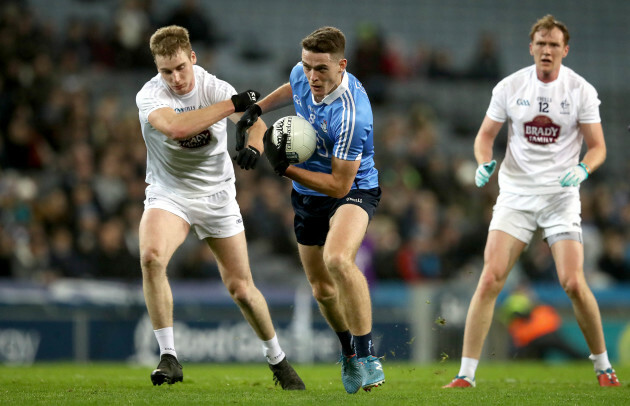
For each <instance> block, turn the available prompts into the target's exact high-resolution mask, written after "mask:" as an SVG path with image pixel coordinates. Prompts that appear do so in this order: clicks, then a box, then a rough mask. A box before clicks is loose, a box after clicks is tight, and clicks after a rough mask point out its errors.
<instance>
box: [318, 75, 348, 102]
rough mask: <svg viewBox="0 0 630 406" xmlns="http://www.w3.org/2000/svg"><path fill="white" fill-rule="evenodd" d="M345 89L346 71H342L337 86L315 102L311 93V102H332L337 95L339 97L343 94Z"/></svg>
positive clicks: (346, 82) (346, 81)
mask: <svg viewBox="0 0 630 406" xmlns="http://www.w3.org/2000/svg"><path fill="white" fill-rule="evenodd" d="M346 90H348V75H347V73H346V71H345V70H344V71H343V78H342V79H341V83H340V84H339V86H337V88H336V89H335V90H333V91H332V93H330V94H328V95H326V97H324V99H323V100H322V101H321V102H319V103H317V102H315V98H313V94H312V93H311V98H312V99H313V103H314V104H315V105H319V104H321V103H326V104H327V105H329V104H331V103H332V102H334V101H335V100H337V99H338V98H339V97H341V95H342V94H344V93H345V92H346Z"/></svg>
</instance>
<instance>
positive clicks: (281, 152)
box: [263, 125, 290, 176]
mask: <svg viewBox="0 0 630 406" xmlns="http://www.w3.org/2000/svg"><path fill="white" fill-rule="evenodd" d="M272 136H273V125H272V126H270V127H269V128H268V129H267V131H265V136H264V137H263V142H264V144H265V156H266V157H267V160H268V161H269V163H270V164H271V167H272V168H273V171H274V172H275V173H276V175H278V176H282V175H284V173H285V172H286V170H287V168H288V167H289V165H290V164H289V160H288V159H287V138H288V135H287V134H286V133H283V134H282V139H281V140H280V145H276V144H274V143H273V141H272V139H271V137H272Z"/></svg>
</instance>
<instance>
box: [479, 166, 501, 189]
mask: <svg viewBox="0 0 630 406" xmlns="http://www.w3.org/2000/svg"><path fill="white" fill-rule="evenodd" d="M496 166H497V161H495V160H494V159H493V160H492V161H490V162H486V163H483V164H481V165H479V166H478V167H477V172H475V184H476V185H477V187H482V186H484V185H485V184H486V183H488V180H489V179H490V176H492V174H493V173H494V168H495V167H496Z"/></svg>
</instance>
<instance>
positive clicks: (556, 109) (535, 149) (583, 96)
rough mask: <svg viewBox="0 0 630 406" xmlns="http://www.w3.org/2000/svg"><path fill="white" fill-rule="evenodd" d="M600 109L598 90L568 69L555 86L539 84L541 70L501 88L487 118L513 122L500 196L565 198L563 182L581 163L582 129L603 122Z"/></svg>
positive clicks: (496, 90)
mask: <svg viewBox="0 0 630 406" xmlns="http://www.w3.org/2000/svg"><path fill="white" fill-rule="evenodd" d="M599 104H600V101H599V98H598V97H597V91H596V90H595V88H594V87H593V86H592V85H590V84H589V83H588V82H587V81H586V80H585V79H584V78H582V77H581V76H580V75H578V74H577V73H575V72H574V71H573V70H571V69H570V68H568V67H566V66H564V65H562V66H561V67H560V73H559V75H558V78H557V79H556V80H554V81H553V82H550V83H543V82H541V81H540V80H538V78H537V77H536V65H532V66H529V67H526V68H524V69H521V70H519V71H517V72H515V73H513V74H512V75H510V76H508V77H506V78H505V79H503V80H502V81H501V82H499V83H498V84H497V85H496V87H495V88H494V89H493V91H492V99H491V101H490V106H489V107H488V111H487V112H486V114H487V116H488V117H489V118H491V119H492V120H494V121H497V122H500V123H503V122H505V121H506V120H509V121H508V144H507V151H506V155H505V159H504V160H503V163H502V165H501V169H500V170H499V186H500V188H501V190H502V191H505V192H510V193H515V194H520V195H523V194H527V195H530V194H536V195H537V194H549V193H558V192H562V191H563V187H562V186H561V185H560V183H559V182H558V177H559V176H560V175H561V174H562V173H563V172H564V171H566V169H567V168H571V167H573V166H575V165H577V164H578V162H579V155H580V151H581V149H582V141H583V137H582V135H581V134H580V129H579V125H580V124H587V123H599V122H601V119H600V116H599ZM565 190H566V189H565Z"/></svg>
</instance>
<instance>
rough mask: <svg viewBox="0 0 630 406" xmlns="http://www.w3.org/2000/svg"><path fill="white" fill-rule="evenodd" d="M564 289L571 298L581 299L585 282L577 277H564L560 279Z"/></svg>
mask: <svg viewBox="0 0 630 406" xmlns="http://www.w3.org/2000/svg"><path fill="white" fill-rule="evenodd" d="M560 285H561V286H562V289H564V291H565V293H566V294H567V296H569V298H571V299H579V298H580V297H581V296H582V291H583V284H582V283H581V282H580V279H579V278H577V277H569V278H563V279H562V280H561V281H560Z"/></svg>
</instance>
